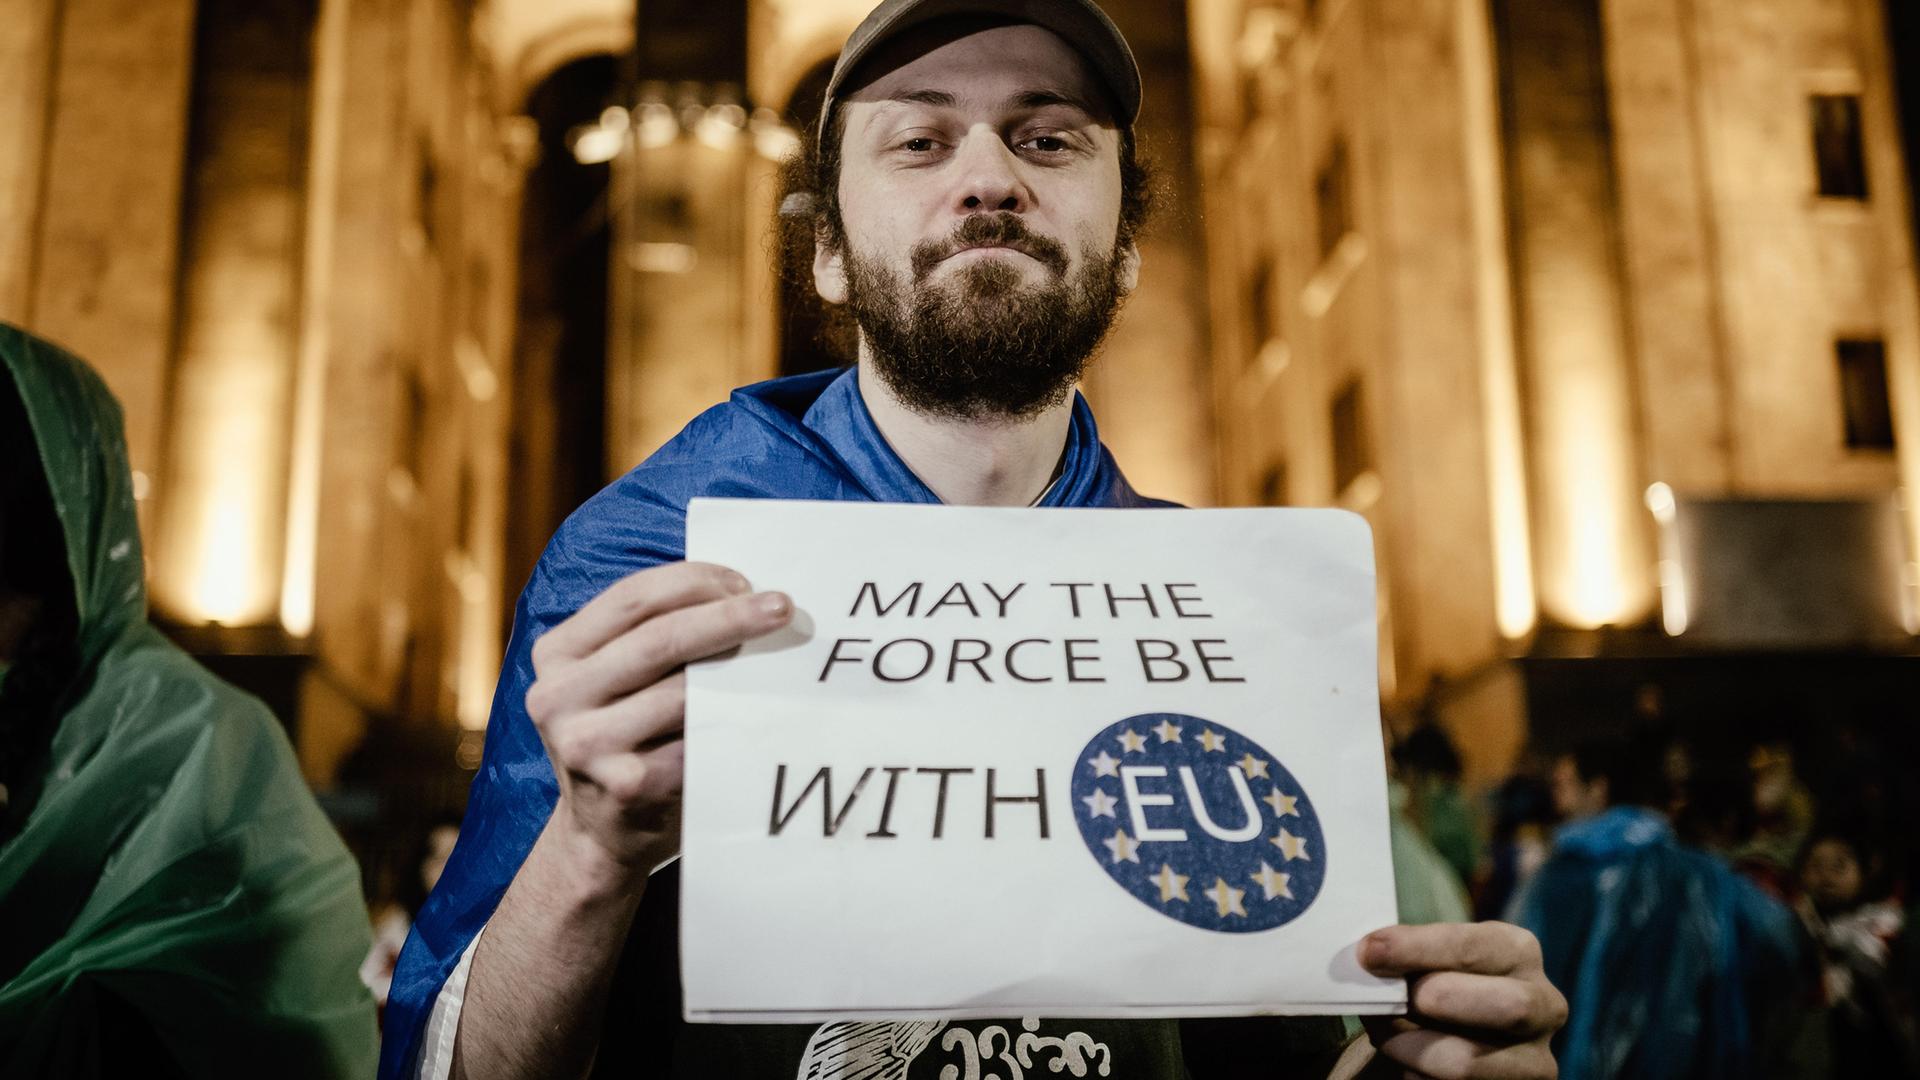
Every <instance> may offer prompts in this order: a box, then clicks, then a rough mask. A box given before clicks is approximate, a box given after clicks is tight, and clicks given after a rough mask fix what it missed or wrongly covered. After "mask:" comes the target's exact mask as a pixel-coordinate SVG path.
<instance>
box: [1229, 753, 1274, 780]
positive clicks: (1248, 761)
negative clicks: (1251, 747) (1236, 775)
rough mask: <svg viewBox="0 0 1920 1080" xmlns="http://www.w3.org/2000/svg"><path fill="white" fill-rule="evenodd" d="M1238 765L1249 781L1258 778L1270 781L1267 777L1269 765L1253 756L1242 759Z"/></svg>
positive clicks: (1249, 755)
mask: <svg viewBox="0 0 1920 1080" xmlns="http://www.w3.org/2000/svg"><path fill="white" fill-rule="evenodd" d="M1236 764H1238V765H1239V766H1240V771H1241V772H1243V773H1246V774H1247V779H1249V780H1251V779H1253V778H1254V777H1256V776H1257V777H1259V778H1260V779H1262V780H1266V779H1269V777H1268V776H1267V763H1266V762H1264V761H1261V760H1260V759H1259V758H1257V757H1254V756H1253V755H1252V754H1248V755H1247V756H1245V757H1243V758H1241V759H1240V760H1239V761H1238V762H1237V763H1236Z"/></svg>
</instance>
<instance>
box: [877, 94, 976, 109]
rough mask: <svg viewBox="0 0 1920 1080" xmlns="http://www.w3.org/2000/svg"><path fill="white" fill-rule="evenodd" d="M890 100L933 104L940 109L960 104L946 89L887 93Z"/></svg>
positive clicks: (915, 103)
mask: <svg viewBox="0 0 1920 1080" xmlns="http://www.w3.org/2000/svg"><path fill="white" fill-rule="evenodd" d="M887 100H888V101H898V102H904V103H908V104H914V105H932V106H934V107H935V108H939V109H951V108H953V107H954V106H955V105H957V104H959V101H958V99H956V98H955V97H954V96H953V95H952V94H949V93H947V92H946V91H945V90H902V91H901V92H899V93H897V94H889V95H887Z"/></svg>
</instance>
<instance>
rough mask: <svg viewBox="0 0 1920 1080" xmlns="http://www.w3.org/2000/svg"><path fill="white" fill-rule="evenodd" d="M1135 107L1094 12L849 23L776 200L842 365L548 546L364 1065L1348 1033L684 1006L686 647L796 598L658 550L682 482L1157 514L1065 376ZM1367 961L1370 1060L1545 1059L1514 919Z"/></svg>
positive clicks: (840, 1071) (759, 390)
mask: <svg viewBox="0 0 1920 1080" xmlns="http://www.w3.org/2000/svg"><path fill="white" fill-rule="evenodd" d="M1139 103H1140V84H1139V73H1138V70H1137V68H1136V67H1135V65H1134V63H1133V59H1132V54H1131V52H1130V51H1129V50H1128V48H1127V45H1126V42H1125V41H1124V40H1123V39H1122V38H1121V36H1120V34H1119V32H1118V31H1117V30H1116V29H1114V27H1113V24H1112V23H1111V22H1110V21H1108V20H1107V18H1106V16H1105V15H1104V14H1102V13H1101V12H1100V11H1099V10H1098V9H1097V8H1096V7H1094V6H1093V4H1092V3H1091V2H1089V0H998V2H994V0H985V2H968V0H934V2H928V0H887V2H886V3H883V4H881V5H880V7H879V8H878V9H876V10H875V11H874V12H873V14H871V15H870V16H869V17H868V18H867V20H866V21H865V22H864V23H863V24H862V25H861V26H860V28H859V29H857V30H856V31H855V32H854V34H853V36H852V38H851V39H849V41H848V44H847V46H846V48H845V50H843V52H842V53H841V57H840V61H839V63H838V65H837V67H836V71H835V75H834V78H833V80H832V82H831V84H830V85H829V87H828V90H827V94H826V102H825V105H824V107H823V109H822V116H821V121H820V125H819V129H818V132H817V136H818V138H817V146H816V147H815V148H814V150H813V151H812V156H811V157H810V158H809V159H808V161H807V163H806V167H805V168H803V170H802V171H804V172H808V173H810V174H811V175H810V179H811V180H812V181H813V190H812V192H811V193H810V196H806V195H803V196H797V197H796V196H789V198H788V199H787V200H785V202H784V204H783V205H784V206H785V207H786V210H787V212H788V213H790V214H806V215H811V216H812V220H813V223H814V225H815V227H816V235H817V238H818V241H819V243H818V249H817V251H816V253H815V257H814V259H813V263H812V277H813V283H814V285H815V287H816V289H817V290H818V292H819V293H820V295H821V297H822V298H823V299H825V300H826V301H828V302H830V303H832V304H836V305H845V307H846V308H847V309H848V310H850V311H851V312H852V314H853V316H854V318H855V320H856V321H857V323H858V327H859V332H860V340H859V361H860V362H859V363H858V364H857V365H856V366H855V367H854V368H853V369H851V370H850V371H848V372H845V373H834V372H828V373H824V374H820V375H810V376H801V377H798V378H793V379H786V380H780V381H776V382H773V383H767V384H763V385H761V386H757V387H750V388H748V389H746V390H743V391H739V392H737V393H736V394H735V395H734V397H733V400H732V401H730V402H729V403H728V404H727V405H724V406H721V407H719V408H716V409H714V410H711V411H709V412H708V413H706V414H705V415H703V416H702V417H700V418H699V419H698V420H696V421H695V422H694V423H693V424H692V425H691V426H689V427H688V428H687V430H686V431H684V432H682V433H681V435H680V436H679V437H677V438H676V439H675V440H674V441H673V442H671V443H669V444H668V445H667V447H666V448H664V449H663V450H661V451H660V452H659V453H658V454H656V455H655V456H654V457H652V458H651V459H649V460H648V461H647V462H646V463H644V464H643V465H641V466H640V467H639V468H638V469H636V470H634V471H633V472H632V473H630V474H628V475H627V476H626V477H625V478H623V479H622V480H620V481H619V482H617V483H616V484H614V485H613V486H612V487H611V488H609V489H607V490H606V491H605V492H602V493H601V494H600V495H599V496H596V497H595V498H594V499H593V500H591V501H590V502H589V503H588V504H587V505H586V506H584V507H583V508H582V509H581V510H580V511H579V512H578V513H576V514H575V515H574V516H573V517H572V518H570V519H569V520H568V522H567V523H566V524H565V525H564V526H562V527H561V529H560V531H559V532H558V533H557V534H556V535H555V537H554V540H553V543H552V544H551V545H550V546H549V548H548V550H547V553H546V555H545V556H544V557H543V559H542V560H541V563H540V565H539V567H538V568H537V569H536V570H535V572H534V576H533V579H532V581H531V582H530V583H529V585H528V587H527V590H526V592H525V593H524V594H523V595H522V597H521V602H520V606H519V610H518V612H517V617H516V622H515V629H514V634H513V639H512V642H511V644H510V646H509V652H508V656H507V661H506V667H505V670H504V671H503V674H502V678H501V683H500V690H499V692H498V696H497V697H496V700H495V707H494V715H493V721H492V724H491V726H490V728H489V732H488V742H487V750H486V759H485V761H484V762H483V763H482V766H481V770H480V775H479V777H478V778H477V779H476V781H475V785H474V790H473V798H472V802H471V805H470V807H469V816H468V824H467V827H466V831H465V835H463V836H462V838H461V842H460V845H459V847H458V848H457V849H456V851H455V853H454V856H453V859H452V861H451V862H450V863H449V865H448V868H447V873H446V876H445V877H444V878H443V879H442V883H441V886H440V888H439V889H438V890H437V891H436V893H435V895H434V897H433V898H432V899H430V900H429V901H428V904H427V906H426V908H425V909H423V911H422V913H421V916H420V919H419V921H418V922H417V923H416V925H415V930H414V935H415V936H414V938H413V939H412V940H410V941H409V943H408V947H407V950H406V952H405V953H404V954H403V956H402V958H401V963H400V968H399V971H398V972H397V974H396V976H395V981H394V991H393V998H392V1001H391V1003H390V1006H389V1012H388V1032H389V1041H388V1045H387V1048H386V1053H385V1057H384V1060H383V1066H384V1068H385V1069H386V1075H388V1076H389V1077H399V1076H403V1075H407V1074H408V1071H409V1070H417V1071H418V1072H419V1073H420V1074H422V1075H430V1076H438V1075H445V1074H446V1073H447V1072H449V1071H450V1072H451V1073H452V1074H454V1075H462V1076H470V1077H494V1076H535V1075H538V1076H578V1075H582V1074H585V1073H587V1072H589V1071H592V1072H593V1073H594V1074H596V1075H607V1076H615V1075H618V1076H643V1075H644V1076H689V1077H693V1076H740V1077H762V1076H764V1077H779V1078H780V1080H786V1078H787V1077H793V1076H802V1077H821V1078H823V1080H825V1078H833V1077H849V1078H851V1077H863V1078H865V1077H876V1078H877V1077H907V1076H921V1075H925V1076H933V1075H937V1074H941V1073H944V1074H945V1075H950V1076H958V1075H962V1074H961V1072H960V1059H958V1058H956V1057H954V1056H953V1055H952V1054H950V1053H946V1052H945V1051H946V1050H947V1048H949V1047H964V1046H971V1045H985V1044H986V1043H987V1042H989V1041H990V1040H991V1039H992V1037H993V1031H994V1029H995V1028H996V1027H997V1028H998V1030H999V1034H1000V1037H1003V1038H1007V1037H1008V1036H1007V1033H1008V1032H1024V1033H1026V1034H1030V1035H1032V1036H1034V1038H1035V1039H1038V1040H1043V1041H1052V1040H1058V1044H1059V1045H1066V1044H1068V1043H1073V1044H1075V1045H1082V1046H1097V1047H1098V1048H1099V1050H1100V1051H1101V1058H1102V1062H1103V1064H1102V1066H1101V1069H1102V1072H1101V1073H1100V1075H1110V1076H1118V1077H1178V1076H1181V1075H1183V1072H1184V1070H1185V1068H1186V1065H1187V1063H1189V1062H1199V1061H1201V1060H1203V1059H1204V1060H1206V1061H1208V1062H1213V1061H1215V1060H1219V1059H1228V1060H1229V1064H1228V1066H1227V1067H1229V1068H1232V1067H1235V1066H1236V1065H1237V1062H1235V1061H1233V1060H1232V1059H1234V1057H1235V1055H1234V1054H1232V1053H1228V1052H1226V1051H1225V1050H1223V1049H1222V1045H1221V1043H1220V1041H1219V1040H1220V1039H1221V1037H1222V1033H1223V1032H1227V1033H1231V1036H1232V1037H1233V1038H1235V1039H1238V1040H1239V1041H1240V1043H1242V1044H1243V1050H1244V1052H1245V1053H1246V1054H1247V1055H1250V1056H1252V1057H1256V1058H1257V1060H1258V1061H1259V1062H1260V1064H1261V1068H1262V1069H1263V1070H1265V1074H1266V1075H1318V1076H1325V1075H1327V1074H1328V1070H1329V1068H1331V1067H1332V1065H1333V1062H1334V1059H1335V1058H1338V1057H1340V1055H1341V1054H1342V1053H1343V1050H1345V1049H1346V1048H1345V1045H1344V1044H1345V1038H1344V1033H1343V1029H1342V1027H1341V1025H1340V1024H1339V1023H1338V1022H1335V1021H1315V1020H1304V1021H1298V1022H1293V1023H1286V1022H1282V1023H1278V1024H1275V1025H1272V1026H1271V1027H1267V1026H1263V1025H1262V1024H1261V1023H1260V1022H1254V1021H1249V1022H1245V1023H1243V1024H1239V1025H1234V1024H1226V1025H1224V1026H1223V1025H1214V1026H1213V1027H1212V1028H1210V1029H1207V1030H1208V1031H1210V1032H1211V1033H1212V1038H1209V1037H1208V1036H1207V1035H1206V1034H1205V1033H1202V1032H1201V1029H1200V1028H1199V1027H1198V1026H1195V1027H1192V1028H1189V1029H1187V1032H1188V1034H1187V1035H1186V1042H1184V1043H1183V1034H1182V1027H1181V1026H1180V1025H1177V1024H1175V1023H1172V1022H1158V1023H1154V1022H1131V1023H1129V1022H1112V1021H1107V1022H1101V1021H1077V1022H1073V1023H1058V1024H1056V1023H1051V1022H1047V1021H1038V1020H1031V1019H1029V1020H1026V1021H1022V1020H1020V1019H1013V1020H1009V1021H1003V1022H1000V1023H999V1024H997V1025H996V1024H991V1023H972V1024H959V1023H956V1024H953V1025H951V1026H948V1025H943V1024H940V1023H937V1022H935V1023H922V1024H829V1025H826V1026H824V1027H821V1028H819V1029H817V1030H816V1029H811V1028H806V1027H798V1028H739V1027H715V1026H707V1025H688V1024H683V1023H681V1022H680V1017H679V1001H678V992H679V984H678V972H677V964H678V961H677V957H676V955H675V935H674V930H675V919H676V916H675V904H676V903H677V896H676V890H677V878H676V877H675V873H674V868H673V867H671V866H666V865H665V864H667V863H668V861H669V860H670V859H672V857H673V855H674V852H675V850H676V845H677V834H676V815H677V812H678V807H679V786H680V775H681V753H682V751H681V743H680V741H679V734H680V728H681V719H682V709H683V703H684V676H683V675H682V674H681V673H680V669H681V667H682V665H684V664H686V663H687V662H689V661H692V660H696V659H699V658H701V657H703V656H708V655H712V654H714V653H718V652H723V651H725V650H727V649H730V648H732V647H734V646H736V645H738V644H740V643H741V642H743V641H745V640H748V639H750V638H753V637H756V636H758V635H761V634H765V633H767V632H769V631H772V630H774V629H777V628H779V627H780V626H782V625H784V624H785V623H786V621H787V620H788V618H789V617H790V615H791V604H790V602H789V601H788V600H787V598H786V597H784V596H782V595H779V594H773V593H755V592H754V591H753V590H752V587H751V585H750V584H749V583H748V582H746V581H745V580H743V579H742V578H740V576H739V575H738V574H735V573H733V572H732V571H730V570H728V569H726V568H724V567H716V566H702V565H694V564H689V563H684V562H680V561H679V560H680V559H681V558H682V557H683V548H682V545H683V541H684V525H685V518H684V514H685V508H686V504H687V501H688V500H689V499H690V498H692V497H694V496H697V495H727V496H749V497H771V498H805V499H846V500H874V501H893V502H919V503H933V502H946V503H952V504H967V505H994V506H1024V505H1029V504H1034V505H1042V506H1075V507H1087V506H1105V507H1131V506H1143V505H1155V504H1153V503H1152V502H1151V501H1150V500H1147V499H1143V498H1141V497H1140V496H1139V495H1137V494H1135V493H1134V491H1133V490H1132V488H1130V487H1129V486H1128V485H1127V483H1126V480H1125V479H1124V478H1123V477H1122V476H1121V475H1120V473H1119V470H1118V469H1117V468H1116V467H1115V465H1114V463H1113V460H1112V458H1111V457H1110V456H1109V455H1108V454H1107V453H1106V451H1105V450H1104V449H1103V448H1101V446H1100V444H1099V437H1098V434H1097V432H1096V431H1095V429H1094V426H1093V419H1092V416H1091V414H1090V412H1089V411H1088V409H1087V407H1086V404H1085V402H1084V401H1082V400H1081V399H1079V398H1078V397H1077V396H1075V395H1074V394H1073V392H1072V387H1073V384H1074V382H1075V381H1076V380H1077V378H1078V377H1079V374H1080V371H1081V368H1082V367H1083V365H1084V364H1085V363H1086V362H1087V360H1088V358H1089V357H1090V356H1091V355H1092V354H1093V352H1094V351H1095V349H1096V347H1097V346H1098V344H1099V342H1100V340H1101V339H1102V337H1103V336H1104V335H1105V333H1106V330H1107V328H1108V326H1109V325H1110V324H1111V322H1112V319H1113V316H1114V313H1115V311H1116V309H1117V307H1118V305H1119V303H1120V301H1121V300H1122V298H1123V297H1124V296H1125V295H1126V293H1127V292H1128V291H1129V290H1130V289H1131V288H1132V287H1133V284H1134V280H1135V276H1136V274H1137V273H1138V270H1139V253H1138V250H1137V249H1136V248H1135V246H1134V244H1133V230H1134V229H1135V228H1136V227H1137V226H1138V224H1139V219H1140V216H1141V213H1142V212H1143V209H1144V189H1143V187H1142V186H1141V185H1142V183H1143V181H1142V177H1141V174H1140V170H1139V168H1138V166H1137V164H1136V163H1135V161H1134V154H1133V147H1132V138H1131V126H1132V123H1133V121H1134V118H1135V116H1136V115H1137V113H1138V109H1139ZM663 866H664V867H665V868H664V869H656V868H660V867H663ZM483 928H484V932H482V931H483ZM476 935H477V938H476ZM1360 953H1361V958H1362V960H1363V962H1365V963H1366V964H1367V965H1368V966H1369V967H1370V968H1372V969H1373V970H1374V971H1376V972H1377V973H1380V974H1382V975H1385V976H1388V977H1393V976H1399V975H1410V976H1411V975H1418V976H1419V979H1418V981H1417V982H1416V983H1415V985H1414V1006H1415V1009H1416V1014H1415V1018H1414V1019H1409V1020H1401V1021H1394V1022H1391V1023H1383V1024H1381V1025H1380V1026H1379V1027H1378V1028H1377V1029H1376V1033H1375V1038H1376V1039H1378V1040H1379V1041H1380V1042H1381V1043H1382V1044H1383V1051H1384V1053H1383V1058H1384V1059H1391V1061H1392V1062H1397V1063H1400V1064H1398V1065H1395V1066H1394V1070H1395V1072H1398V1071H1399V1068H1400V1067H1401V1066H1402V1065H1404V1066H1405V1067H1407V1068H1413V1069H1418V1070H1421V1071H1424V1072H1425V1073H1427V1074H1430V1075H1434V1076H1468V1075H1488V1076H1493V1075H1499V1076H1546V1075H1550V1074H1551V1070H1552V1062H1551V1059H1550V1058H1549V1056H1548V1054H1547V1052H1546V1049H1545V1037H1546V1035H1547V1033H1548V1032H1550V1031H1551V1030H1552V1028H1553V1027H1554V1026H1555V1025H1556V1023H1557V1020H1558V1016H1559V1012H1560V1009H1561V1008H1562V1005H1561V1002H1560V1001H1559V998H1558V996H1557V995H1556V994H1555V993H1554V991H1553V990H1552V988H1551V987H1550V986H1548V985H1547V984H1546V982H1545V981H1544V979H1542V978H1541V977H1540V976H1539V972H1538V957H1537V952H1536V951H1535V950H1534V949H1533V946H1532V943H1531V939H1530V938H1529V937H1527V935H1525V934H1524V933H1523V932H1521V931H1519V930H1517V929H1515V928H1512V927H1501V926H1496V925H1488V926H1482V927H1463V926H1442V927H1429V928H1418V929H1415V928H1394V929H1392V930H1388V931H1385V932H1382V933H1380V934H1378V935H1375V936H1374V937H1373V938H1372V939H1370V940H1369V941H1367V942H1365V943H1363V945H1362V946H1361V949H1360ZM1144 974H1145V973H1143V976H1144ZM443 981H444V982H445V986H444V988H443V987H442V983H443ZM1428 1021H1431V1023H1432V1024H1433V1026H1431V1027H1427V1026H1423V1025H1424V1024H1425V1023H1427V1022H1428ZM943 1029H944V1030H943ZM936 1035H938V1040H937V1042H936V1039H935V1036H936ZM1009 1049H1010V1047H1009ZM1370 1052H1371V1051H1370V1049H1369V1048H1368V1047H1367V1046H1365V1045H1364V1044H1361V1045H1358V1046H1355V1047H1354V1048H1352V1051H1351V1052H1349V1053H1347V1055H1346V1060H1345V1061H1344V1062H1343V1063H1342V1065H1341V1068H1342V1069H1343V1070H1347V1071H1351V1070H1352V1069H1355V1068H1358V1067H1359V1065H1360V1064H1361V1062H1362V1061H1363V1059H1364V1058H1365V1057H1366V1056H1367V1055H1368V1054H1369V1053H1370ZM1243 1060H1244V1058H1243ZM972 1064H973V1065H974V1066H975V1067H976V1068H977V1064H978V1063H977V1061H975V1062H973V1063H972ZM1036 1067H1037V1066H1036ZM1051 1067H1052V1068H1053V1070H1054V1071H1055V1072H1059V1071H1060V1070H1061V1069H1063V1068H1074V1069H1075V1070H1076V1071H1075V1075H1084V1073H1083V1072H1082V1071H1080V1070H1082V1069H1084V1068H1085V1067H1088V1066H1087V1063H1085V1062H1077V1061H1076V1062H1075V1063H1074V1064H1072V1065H1069V1064H1067V1063H1065V1062H1058V1061H1057V1062H1054V1063H1053V1064H1052V1066H1051ZM1303 1068H1304V1069H1308V1070H1310V1071H1309V1072H1302V1071H1301V1070H1302V1069H1303ZM967 1075H973V1074H972V1073H968V1074H967ZM1199 1075H1202V1076H1205V1075H1208V1074H1207V1073H1206V1072H1205V1071H1204V1067H1203V1068H1202V1070H1201V1071H1200V1073H1199ZM1214 1075H1218V1074H1217V1073H1216V1074H1214Z"/></svg>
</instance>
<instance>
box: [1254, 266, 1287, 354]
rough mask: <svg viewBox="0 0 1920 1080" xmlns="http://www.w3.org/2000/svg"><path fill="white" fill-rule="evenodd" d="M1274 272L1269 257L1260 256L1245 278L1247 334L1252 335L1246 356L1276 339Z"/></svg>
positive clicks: (1277, 314) (1277, 310) (1277, 312)
mask: <svg viewBox="0 0 1920 1080" xmlns="http://www.w3.org/2000/svg"><path fill="white" fill-rule="evenodd" d="M1278 272H1279V270H1278V267H1277V266H1276V265H1275V263H1274V258H1273V256H1272V255H1270V254H1263V255H1261V256H1260V258H1259V260H1258V261H1257V262H1255V263H1254V264H1253V273H1251V274H1249V275H1248V276H1247V331H1248V332H1249V333H1250V334H1252V335H1253V341H1252V342H1251V346H1252V347H1251V349H1250V350H1249V352H1248V355H1249V356H1258V355H1260V350H1262V349H1264V348H1266V347H1267V343H1268V342H1270V341H1273V340H1274V339H1275V338H1278V337H1279V336H1280V329H1281V328H1280V308H1279V304H1278V303H1277V302H1276V300H1275V295H1276V293H1275V290H1274V284H1275V283H1274V277H1275V276H1276V275H1277V274H1278Z"/></svg>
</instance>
